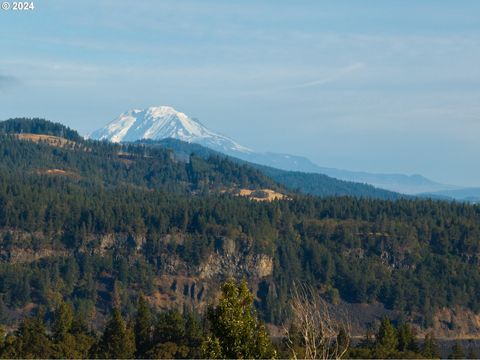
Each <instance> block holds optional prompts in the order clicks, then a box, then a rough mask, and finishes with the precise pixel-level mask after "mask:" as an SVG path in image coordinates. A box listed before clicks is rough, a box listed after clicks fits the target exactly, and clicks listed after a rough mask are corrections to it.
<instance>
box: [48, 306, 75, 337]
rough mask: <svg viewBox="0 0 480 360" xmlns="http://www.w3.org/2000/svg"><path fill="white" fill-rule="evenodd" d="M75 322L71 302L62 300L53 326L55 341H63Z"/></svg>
mask: <svg viewBox="0 0 480 360" xmlns="http://www.w3.org/2000/svg"><path fill="white" fill-rule="evenodd" d="M72 323H73V309H72V306H71V305H70V304H67V303H65V302H64V301H61V302H60V304H59V305H58V307H57V309H56V310H55V313H54V322H53V326H52V333H53V338H54V340H55V341H62V340H63V339H65V336H66V335H67V333H68V332H69V331H70V329H71V327H72Z"/></svg>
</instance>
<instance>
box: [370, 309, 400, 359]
mask: <svg viewBox="0 0 480 360" xmlns="http://www.w3.org/2000/svg"><path fill="white" fill-rule="evenodd" d="M397 345H398V339H397V332H396V331H395V328H394V327H393V325H392V323H391V322H390V320H389V319H388V318H387V317H384V318H383V319H382V322H381V324H380V328H379V330H378V334H377V336H376V341H375V356H376V357H378V358H388V357H394V356H395V353H396V350H397Z"/></svg>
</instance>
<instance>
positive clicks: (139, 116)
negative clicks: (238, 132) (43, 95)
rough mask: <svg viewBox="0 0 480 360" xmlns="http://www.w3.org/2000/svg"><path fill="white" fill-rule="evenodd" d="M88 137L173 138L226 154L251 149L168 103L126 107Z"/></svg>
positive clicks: (120, 138) (118, 138) (114, 139)
mask: <svg viewBox="0 0 480 360" xmlns="http://www.w3.org/2000/svg"><path fill="white" fill-rule="evenodd" d="M89 137H90V138H91V139H96V140H109V141H112V142H123V141H136V140H141V139H151V140H161V139H166V138H173V139H178V140H182V141H186V142H189V143H196V144H200V145H204V146H206V147H209V148H211V149H214V150H217V151H220V152H223V153H227V154H229V155H233V154H235V155H236V154H237V153H245V154H248V153H251V152H252V151H251V150H250V149H248V148H246V147H244V146H242V145H240V144H238V143H236V142H235V141H233V140H232V139H230V138H228V137H226V136H223V135H220V134H217V133H215V132H213V131H211V130H209V129H207V128H206V127H205V126H203V125H202V124H201V123H200V122H199V121H198V120H195V119H192V118H190V117H188V116H187V115H186V114H184V113H182V112H180V111H177V110H175V109H174V108H172V107H170V106H158V107H150V108H148V109H145V110H137V109H134V110H129V111H127V112H124V113H123V114H121V115H120V116H119V117H118V118H116V119H115V120H113V121H112V122H110V123H109V124H107V125H106V126H105V127H103V128H101V129H99V130H97V131H94V132H93V133H91V134H90V136H89Z"/></svg>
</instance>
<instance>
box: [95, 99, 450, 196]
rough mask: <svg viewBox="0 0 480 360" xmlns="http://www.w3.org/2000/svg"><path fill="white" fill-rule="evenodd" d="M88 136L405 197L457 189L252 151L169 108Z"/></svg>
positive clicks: (132, 114) (127, 115)
mask: <svg viewBox="0 0 480 360" xmlns="http://www.w3.org/2000/svg"><path fill="white" fill-rule="evenodd" d="M89 137H90V138H91V139H95V140H108V141H112V142H129V141H137V140H142V139H151V140H162V139H167V138H173V139H177V140H182V141H185V142H188V143H196V144H199V145H202V146H205V147H208V148H210V149H212V150H216V151H218V152H221V153H224V154H227V155H230V156H234V157H237V158H240V159H242V160H246V161H249V162H253V163H257V164H260V165H266V166H271V167H275V168H278V169H282V170H289V171H301V172H310V173H319V174H325V175H328V176H331V177H334V178H337V179H340V180H347V181H353V182H359V183H366V184H370V185H373V186H375V187H378V188H383V189H386V190H391V191H396V192H400V193H404V194H420V193H432V192H440V191H446V190H449V191H451V190H456V189H459V187H456V186H450V185H444V184H440V183H437V182H434V181H432V180H430V179H427V178H425V177H423V176H421V175H403V174H372V173H366V172H356V171H348V170H340V169H334V168H326V167H321V166H318V165H317V164H315V163H313V162H312V161H310V160H309V159H307V158H305V157H302V156H295V155H288V154H276V153H259V152H255V151H253V150H251V149H248V148H247V147H245V146H242V145H240V144H238V143H237V142H235V141H234V140H232V139H230V138H228V137H226V136H223V135H220V134H217V133H215V132H213V131H211V130H209V129H207V128H206V127H205V126H203V125H202V124H201V123H200V122H199V121H198V120H195V119H192V118H190V117H189V116H188V115H186V114H184V113H183V112H180V111H177V110H175V109H174V108H173V107H171V106H157V107H149V108H148V109H145V110H138V109H133V110H129V111H127V112H124V113H123V114H121V115H120V116H119V117H117V118H116V119H115V120H113V121H112V122H110V123H109V124H107V125H106V126H105V127H103V128H101V129H99V130H97V131H94V132H93V133H91V134H90V136H89Z"/></svg>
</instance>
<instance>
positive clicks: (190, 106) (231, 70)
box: [0, 0, 480, 186]
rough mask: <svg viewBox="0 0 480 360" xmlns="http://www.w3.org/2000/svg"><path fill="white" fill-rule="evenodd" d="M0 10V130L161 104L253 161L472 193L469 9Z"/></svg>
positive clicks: (473, 56) (292, 5) (219, 6)
mask: <svg viewBox="0 0 480 360" xmlns="http://www.w3.org/2000/svg"><path fill="white" fill-rule="evenodd" d="M35 5H36V9H35V10H34V11H31V12H28V13H27V12H22V13H20V12H17V13H14V12H13V11H8V12H7V11H2V10H0V30H1V33H2V36H1V37H0V49H1V50H2V52H1V54H2V56H1V57H0V119H1V120H4V119H7V118H10V117H21V116H29V117H33V116H35V117H44V118H47V119H49V120H52V121H56V122H61V123H64V124H66V125H68V126H70V127H72V128H74V129H77V130H79V131H80V133H82V134H83V135H85V134H87V133H89V132H91V131H93V130H96V129H97V128H100V127H102V126H104V125H105V124H106V123H108V122H110V121H111V120H113V119H114V118H116V117H117V116H118V115H119V114H120V113H122V112H124V111H126V110H129V109H131V108H146V107H149V106H159V105H169V106H173V107H174V108H176V109H177V110H179V111H182V112H185V113H186V114H187V115H189V116H190V117H195V118H198V119H200V121H201V122H202V123H203V124H204V125H205V126H207V127H208V128H210V129H212V130H214V131H216V132H219V133H222V134H224V135H227V136H229V137H231V138H233V139H234V140H236V141H238V142H239V143H241V144H242V145H245V146H247V147H249V148H252V149H254V150H257V151H262V152H265V151H269V152H281V153H290V154H294V155H302V156H306V157H308V158H309V159H310V160H312V161H313V162H315V163H317V164H318V165H320V166H325V167H332V168H340V169H348V170H357V171H367V172H376V173H403V174H407V175H410V174H422V175H424V176H426V177H428V178H430V179H432V180H435V181H438V182H442V183H446V184H455V185H462V186H480V181H479V179H480V166H478V165H479V161H478V160H477V157H478V154H479V153H480V142H479V141H478V134H480V102H479V100H480V89H479V87H478V85H477V84H478V83H479V81H480V69H479V68H478V63H479V62H480V46H479V45H480V33H479V25H478V24H479V23H480V22H479V20H480V11H479V10H480V4H479V3H477V2H474V1H464V2H461V3H458V2H457V3H452V2H447V1H424V2H421V3H419V2H417V1H404V2H401V3H399V2H396V1H365V2H362V3H360V2H355V1H335V2H323V1H321V2H319V1H296V2H282V3H279V2H273V1H263V2H254V1H242V2H234V1H232V2H220V1H205V2H203V1H202V2H201V3H200V2H193V1H143V2H141V3H140V2H138V1H137V2H136V1H123V2H116V1H111V0H104V1H98V2H96V1H89V0H88V1H83V2H81V3H66V2H64V1H57V0H50V1H36V2H35Z"/></svg>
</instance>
